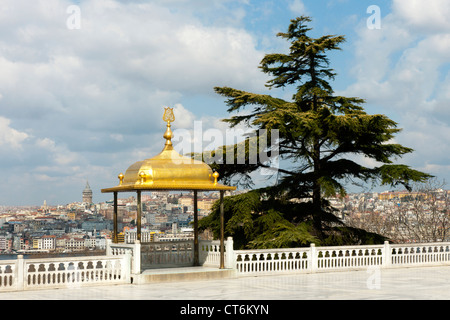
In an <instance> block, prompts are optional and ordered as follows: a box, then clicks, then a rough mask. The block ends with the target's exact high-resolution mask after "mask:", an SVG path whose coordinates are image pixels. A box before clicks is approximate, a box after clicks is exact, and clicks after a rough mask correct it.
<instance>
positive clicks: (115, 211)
mask: <svg viewBox="0 0 450 320" xmlns="http://www.w3.org/2000/svg"><path fill="white" fill-rule="evenodd" d="M113 223H114V230H113V243H118V242H119V240H118V238H117V191H116V192H114V212H113Z"/></svg>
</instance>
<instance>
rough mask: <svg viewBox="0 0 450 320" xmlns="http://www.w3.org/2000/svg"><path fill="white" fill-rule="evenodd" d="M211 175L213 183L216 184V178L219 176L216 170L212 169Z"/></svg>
mask: <svg viewBox="0 0 450 320" xmlns="http://www.w3.org/2000/svg"><path fill="white" fill-rule="evenodd" d="M213 177H214V184H217V178H218V177H219V173H218V172H217V171H214V173H213Z"/></svg>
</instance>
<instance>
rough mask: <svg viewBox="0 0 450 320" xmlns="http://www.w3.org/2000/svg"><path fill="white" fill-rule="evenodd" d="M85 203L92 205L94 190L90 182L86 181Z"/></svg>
mask: <svg viewBox="0 0 450 320" xmlns="http://www.w3.org/2000/svg"><path fill="white" fill-rule="evenodd" d="M83 202H84V203H92V190H91V187H90V186H89V182H88V181H86V187H85V188H84V190H83Z"/></svg>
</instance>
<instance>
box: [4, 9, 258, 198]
mask: <svg viewBox="0 0 450 320" xmlns="http://www.w3.org/2000/svg"><path fill="white" fill-rule="evenodd" d="M72 4H73V1H68V0H67V1H66V0H48V1H47V0H36V1H31V2H30V1H28V0H3V1H2V5H1V6H0V70H1V73H0V117H2V118H0V148H5V147H8V148H9V149H11V150H12V149H13V148H16V149H15V150H16V151H17V150H18V151H17V152H16V153H14V154H11V155H8V157H7V158H5V157H3V159H1V160H0V165H1V166H2V167H1V169H2V170H4V171H6V172H8V174H11V175H15V174H18V172H22V173H20V174H23V171H24V170H25V171H26V172H27V177H28V179H24V180H23V181H24V183H25V184H29V186H32V185H34V182H33V181H40V182H41V183H43V182H48V183H50V182H58V183H61V184H62V183H63V182H66V183H67V184H66V188H69V186H70V188H72V187H71V186H72V185H73V181H74V180H73V179H78V180H80V181H81V180H83V179H85V178H87V176H90V175H93V176H96V177H97V178H98V181H104V180H105V179H107V178H108V173H107V172H106V171H108V169H111V171H112V172H111V173H109V174H111V175H112V176H113V180H114V182H115V177H116V173H115V172H114V171H115V170H117V171H120V169H121V168H123V167H125V168H123V169H126V167H127V166H128V165H129V164H131V162H133V161H138V160H142V159H141V158H140V157H138V156H143V157H149V156H152V154H153V152H154V151H160V148H159V147H158V146H156V144H155V143H153V142H152V141H161V140H162V137H161V136H162V134H163V129H164V128H163V127H164V123H163V122H162V119H161V117H162V113H163V106H173V107H175V109H176V110H177V112H179V113H181V115H180V116H179V117H177V120H176V127H177V128H191V129H192V125H193V121H194V120H196V119H197V118H196V117H195V116H194V113H193V110H191V107H192V105H194V106H195V101H197V100H196V99H197V98H198V97H207V99H210V100H213V99H215V98H216V94H215V93H214V91H213V87H214V86H224V85H227V86H233V87H237V88H243V89H246V90H249V91H250V90H256V89H258V90H259V89H260V88H261V87H264V83H265V81H266V79H265V76H264V74H263V73H261V72H260V71H259V70H258V68H257V66H258V64H259V62H260V60H261V58H262V57H263V53H262V52H260V51H258V49H256V46H257V44H256V41H255V39H254V37H253V35H252V34H250V33H249V32H247V31H246V30H245V29H244V28H243V25H244V22H245V6H246V5H248V3H247V1H239V0H227V1H222V0H217V1H206V0H196V1H195V4H196V6H194V5H193V4H192V2H191V1H175V0H174V1H171V2H170V3H169V2H168V1H152V2H143V1H118V0H92V1H81V2H78V5H79V6H80V9H81V11H80V14H81V16H80V17H81V29H74V30H69V29H68V28H67V24H66V21H67V19H68V18H69V14H68V13H67V12H66V9H67V7H68V6H69V5H72ZM229 4H231V5H229ZM185 97H187V98H188V100H189V103H185V102H183V99H184V98H185ZM220 102H222V101H220ZM212 107H214V106H211V108H212ZM221 107H222V105H221ZM211 110H212V109H211ZM211 110H207V112H210V111H211ZM1 119H3V120H1ZM5 119H8V120H9V119H11V121H12V123H14V129H13V128H12V127H11V125H10V122H5V121H6V120H5ZM174 127H175V126H174ZM161 130H162V131H161ZM21 146H22V149H20V147H21ZM161 147H162V145H161ZM102 168H103V169H102ZM99 172H102V173H103V176H100V174H99ZM8 179H10V180H14V177H13V176H11V177H10V178H8ZM8 179H7V180H8ZM78 180H77V181H78ZM89 180H90V182H91V185H93V184H95V181H94V179H89ZM99 184H100V185H101V182H99ZM60 186H61V185H60ZM49 188H50V185H49ZM1 191H2V190H0V194H2V192H1ZM60 191H62V190H60V189H59V190H57V191H56V190H55V192H60ZM8 192H12V191H11V190H10V191H8ZM64 194H70V192H65V193H64ZM31 196H32V195H31V194H30V197H31ZM8 198H9V199H12V198H13V197H12V196H11V195H10V196H8ZM2 199H3V198H0V202H1V201H2ZM5 199H6V198H5ZM62 201H63V200H62Z"/></svg>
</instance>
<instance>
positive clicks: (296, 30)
mask: <svg viewBox="0 0 450 320" xmlns="http://www.w3.org/2000/svg"><path fill="white" fill-rule="evenodd" d="M310 21H311V19H310V18H309V17H303V16H302V17H299V18H297V19H294V20H291V24H290V25H289V28H288V31H287V32H286V33H279V34H278V36H279V37H281V38H283V39H286V40H287V41H289V42H290V44H291V46H290V48H289V53H288V54H280V53H275V54H267V55H266V56H265V57H264V58H263V59H262V61H261V64H260V69H261V70H262V71H263V72H264V73H267V74H269V75H271V76H272V78H271V79H270V80H269V81H268V82H267V84H266V86H267V87H268V88H284V87H286V86H291V85H295V86H296V92H295V94H293V96H292V100H291V101H286V100H284V99H281V98H277V97H272V96H270V95H267V94H255V93H249V92H245V91H242V90H238V89H233V88H229V87H216V88H214V90H215V91H216V92H217V93H218V94H220V95H222V96H224V97H225V98H226V99H227V100H226V101H225V102H226V104H227V106H228V112H230V113H234V112H240V111H242V109H243V108H246V107H247V108H249V109H250V110H246V111H247V112H246V114H245V115H242V114H239V115H234V116H231V117H230V118H229V119H224V121H225V122H227V123H229V124H230V125H231V126H232V127H233V126H236V125H238V124H245V125H247V126H249V127H252V128H255V129H265V130H268V131H269V132H270V130H273V129H276V130H278V132H279V144H278V147H279V150H278V152H279V155H280V157H281V158H282V159H283V160H287V161H289V163H290V164H291V165H290V168H289V169H287V168H272V169H274V172H277V173H278V175H279V183H278V184H277V185H276V186H273V187H268V188H266V189H260V190H254V191H251V192H249V193H247V194H245V195H239V196H235V197H231V198H227V201H226V208H227V209H226V215H227V216H228V219H227V220H226V221H227V226H226V231H227V233H228V234H229V235H235V236H238V237H239V239H240V240H239V241H241V245H246V246H253V247H283V246H291V245H305V244H307V243H311V242H316V243H318V242H322V243H328V242H330V241H334V242H336V243H337V242H340V241H343V242H349V241H350V242H352V241H354V242H361V241H363V242H370V241H372V240H374V239H376V237H375V236H373V235H368V234H364V233H363V232H362V231H359V230H355V229H352V230H350V229H348V228H345V226H344V225H343V224H342V223H341V222H340V221H339V219H337V218H336V216H335V215H334V214H333V208H331V207H330V206H329V204H328V203H327V201H325V198H326V197H328V196H334V195H336V194H339V195H341V196H345V194H346V185H345V184H346V183H347V182H349V181H356V180H359V181H361V183H373V184H375V183H379V184H382V185H390V186H398V185H403V186H405V187H406V188H409V185H410V183H411V182H414V181H419V182H422V181H425V180H427V179H428V178H430V177H431V176H430V175H428V174H426V173H423V172H420V171H417V170H413V169H411V168H409V167H408V166H406V165H401V164H394V163H393V159H398V158H400V157H401V156H403V155H404V154H407V153H411V152H412V151H413V150H412V149H410V148H407V147H404V146H402V145H400V144H396V143H392V140H393V138H394V137H395V134H397V133H398V132H399V131H400V129H399V128H397V123H396V122H395V121H393V120H391V119H389V118H388V117H387V116H386V115H381V114H375V115H370V114H367V113H366V112H365V111H364V108H363V107H362V105H363V103H364V100H363V99H361V98H356V97H343V96H335V95H334V92H333V89H332V87H331V85H330V83H329V81H330V80H333V79H334V77H335V73H334V71H333V70H332V69H331V68H329V60H328V58H327V53H328V52H329V51H332V50H340V48H339V45H340V44H341V43H342V42H343V41H345V38H344V37H343V36H333V35H326V36H322V37H319V38H311V37H310V36H308V31H310V30H311V29H310V28H308V27H307V24H308V23H309V22H310ZM243 144H245V146H246V148H249V149H250V150H251V148H257V145H258V144H255V143H254V142H252V140H251V139H247V140H246V141H245V142H243ZM227 148H234V149H235V150H237V148H238V145H235V146H224V147H223V148H222V149H220V150H216V151H215V153H214V156H217V154H219V156H218V157H216V160H217V159H219V161H216V163H215V164H214V165H213V167H214V169H216V170H218V171H219V173H220V177H221V179H222V181H225V182H227V183H229V182H231V181H232V179H235V178H238V179H239V180H240V181H244V182H245V183H246V184H247V185H251V182H252V181H251V173H252V172H254V171H256V170H258V169H260V168H267V167H270V164H267V163H262V162H260V161H258V162H256V163H252V164H250V161H249V154H250V153H249V152H248V149H246V152H245V153H244V156H245V164H238V163H237V162H234V164H230V163H229V162H226V161H224V157H225V152H224V151H225V150H226V149H227ZM235 154H236V153H235ZM240 155H241V156H242V153H241V154H240ZM361 157H364V158H368V159H371V160H373V162H375V163H376V164H377V166H374V167H366V166H363V165H362V164H359V163H357V159H360V158H361ZM262 190H264V193H265V196H264V197H265V198H264V200H261V197H262V193H261V192H263V191H262ZM298 200H301V201H298ZM214 219H217V216H216V215H214V214H213V215H211V216H210V217H208V218H206V220H205V221H204V222H202V225H203V226H204V227H205V226H210V227H212V228H213V229H214V228H215V227H217V221H216V220H214ZM358 239H359V240H358ZM371 239H372V240H371ZM378 240H380V239H378Z"/></svg>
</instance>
